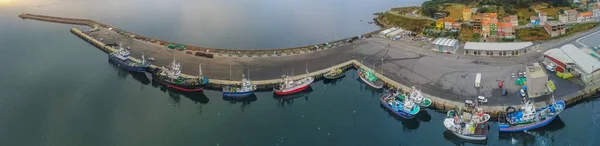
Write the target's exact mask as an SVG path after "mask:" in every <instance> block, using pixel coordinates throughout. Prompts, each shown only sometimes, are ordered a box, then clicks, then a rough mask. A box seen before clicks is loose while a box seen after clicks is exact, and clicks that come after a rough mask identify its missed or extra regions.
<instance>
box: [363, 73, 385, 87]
mask: <svg viewBox="0 0 600 146" xmlns="http://www.w3.org/2000/svg"><path fill="white" fill-rule="evenodd" d="M358 76H359V77H360V79H361V80H362V81H363V82H365V83H367V84H368V85H369V86H371V87H373V88H375V89H381V88H383V82H382V81H381V80H379V78H377V77H376V76H375V74H373V71H371V70H365V69H363V68H360V69H358Z"/></svg>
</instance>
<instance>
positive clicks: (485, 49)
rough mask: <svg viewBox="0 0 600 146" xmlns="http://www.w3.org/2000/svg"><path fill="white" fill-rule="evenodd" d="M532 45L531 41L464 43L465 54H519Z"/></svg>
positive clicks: (525, 51)
mask: <svg viewBox="0 0 600 146" xmlns="http://www.w3.org/2000/svg"><path fill="white" fill-rule="evenodd" d="M532 46H533V43H532V42H516V43H481V42H467V43H466V44H465V47H464V48H465V55H480V56H519V55H521V54H523V53H527V51H528V50H530V49H531V48H532Z"/></svg>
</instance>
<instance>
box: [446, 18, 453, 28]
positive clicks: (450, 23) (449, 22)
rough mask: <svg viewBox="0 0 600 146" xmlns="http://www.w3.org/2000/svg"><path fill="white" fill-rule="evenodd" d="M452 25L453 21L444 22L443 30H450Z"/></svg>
mask: <svg viewBox="0 0 600 146" xmlns="http://www.w3.org/2000/svg"><path fill="white" fill-rule="evenodd" d="M453 24H454V20H451V19H446V20H444V28H445V29H446V30H451V29H452V25H453Z"/></svg>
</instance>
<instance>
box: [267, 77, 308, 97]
mask: <svg viewBox="0 0 600 146" xmlns="http://www.w3.org/2000/svg"><path fill="white" fill-rule="evenodd" d="M314 80H315V79H314V78H313V77H305V78H302V79H300V80H296V81H294V79H292V77H291V76H286V75H283V76H281V82H280V83H279V85H276V86H275V87H273V92H275V94H276V95H289V94H293V93H297V92H300V91H303V90H304V89H306V88H308V86H309V85H310V83H312V82H313V81H314Z"/></svg>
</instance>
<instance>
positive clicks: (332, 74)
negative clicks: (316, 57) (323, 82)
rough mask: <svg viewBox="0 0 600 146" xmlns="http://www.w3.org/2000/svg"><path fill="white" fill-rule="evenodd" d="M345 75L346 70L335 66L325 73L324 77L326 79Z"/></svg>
mask: <svg viewBox="0 0 600 146" xmlns="http://www.w3.org/2000/svg"><path fill="white" fill-rule="evenodd" d="M344 75H345V74H344V70H342V69H340V68H334V69H331V70H330V71H329V72H327V73H325V74H323V77H324V78H325V79H330V80H333V79H337V78H340V77H343V76H344Z"/></svg>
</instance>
